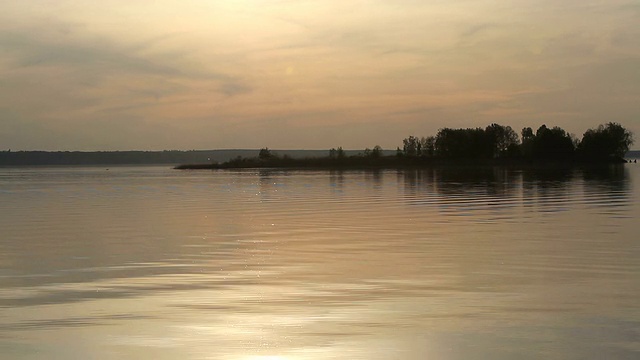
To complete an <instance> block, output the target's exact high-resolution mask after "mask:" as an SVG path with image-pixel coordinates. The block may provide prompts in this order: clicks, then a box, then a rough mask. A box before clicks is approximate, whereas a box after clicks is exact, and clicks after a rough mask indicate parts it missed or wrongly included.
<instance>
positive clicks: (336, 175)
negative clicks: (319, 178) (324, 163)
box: [329, 170, 344, 192]
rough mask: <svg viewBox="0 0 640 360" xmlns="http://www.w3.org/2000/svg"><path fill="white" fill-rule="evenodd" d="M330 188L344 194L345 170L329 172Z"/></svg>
mask: <svg viewBox="0 0 640 360" xmlns="http://www.w3.org/2000/svg"><path fill="white" fill-rule="evenodd" d="M329 186H331V189H332V190H333V191H336V192H342V188H343V187H344V170H330V171H329Z"/></svg>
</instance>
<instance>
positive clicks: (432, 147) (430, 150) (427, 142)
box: [422, 136, 436, 157]
mask: <svg viewBox="0 0 640 360" xmlns="http://www.w3.org/2000/svg"><path fill="white" fill-rule="evenodd" d="M422 139H424V141H423V145H422V156H427V157H433V156H434V155H435V153H436V138H435V136H427V137H426V138H422Z"/></svg>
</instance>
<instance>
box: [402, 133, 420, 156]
mask: <svg viewBox="0 0 640 360" xmlns="http://www.w3.org/2000/svg"><path fill="white" fill-rule="evenodd" d="M402 144H403V149H402V150H403V152H404V155H406V156H418V155H420V140H419V139H418V138H417V137H415V136H409V137H408V138H405V139H404V140H402Z"/></svg>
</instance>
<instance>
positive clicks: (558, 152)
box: [531, 125, 575, 160]
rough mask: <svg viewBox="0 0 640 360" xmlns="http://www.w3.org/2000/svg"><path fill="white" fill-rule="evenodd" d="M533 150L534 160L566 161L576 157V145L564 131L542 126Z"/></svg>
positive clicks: (534, 139) (534, 140)
mask: <svg viewBox="0 0 640 360" xmlns="http://www.w3.org/2000/svg"><path fill="white" fill-rule="evenodd" d="M531 150H532V154H531V155H532V156H533V157H534V158H539V159H556V160H566V159H569V158H572V157H573V156H574V153H575V144H574V142H573V139H572V137H571V135H570V134H568V133H567V132H566V131H565V130H564V129H562V128H559V127H557V126H555V127H553V128H551V129H549V128H548V127H547V126H546V125H542V126H540V127H539V128H538V130H537V131H536V136H535V137H534V138H533V142H532V149H531Z"/></svg>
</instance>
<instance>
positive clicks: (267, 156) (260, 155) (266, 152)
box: [258, 148, 273, 160]
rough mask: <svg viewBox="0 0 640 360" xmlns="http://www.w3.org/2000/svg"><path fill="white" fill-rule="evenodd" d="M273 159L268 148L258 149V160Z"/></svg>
mask: <svg viewBox="0 0 640 360" xmlns="http://www.w3.org/2000/svg"><path fill="white" fill-rule="evenodd" d="M272 157H273V154H271V150H269V148H262V149H260V153H258V158H259V159H261V160H267V159H270V158H272Z"/></svg>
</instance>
